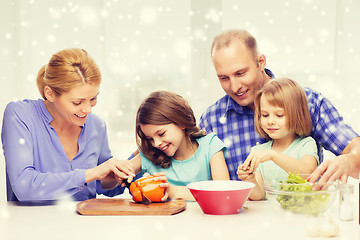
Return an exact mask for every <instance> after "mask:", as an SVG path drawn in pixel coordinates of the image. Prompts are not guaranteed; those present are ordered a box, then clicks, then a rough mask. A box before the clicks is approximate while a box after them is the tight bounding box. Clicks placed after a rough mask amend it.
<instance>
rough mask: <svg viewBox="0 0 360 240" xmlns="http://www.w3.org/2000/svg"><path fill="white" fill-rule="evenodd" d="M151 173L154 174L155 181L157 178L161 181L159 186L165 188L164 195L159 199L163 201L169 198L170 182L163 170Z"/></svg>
mask: <svg viewBox="0 0 360 240" xmlns="http://www.w3.org/2000/svg"><path fill="white" fill-rule="evenodd" d="M153 175H154V176H156V177H155V178H154V180H155V181H157V180H160V181H163V183H160V185H159V186H160V187H162V188H165V195H164V197H163V198H162V199H161V201H165V200H166V199H168V198H169V195H170V187H171V184H170V183H169V181H168V179H167V177H166V175H165V173H164V172H157V173H154V174H153Z"/></svg>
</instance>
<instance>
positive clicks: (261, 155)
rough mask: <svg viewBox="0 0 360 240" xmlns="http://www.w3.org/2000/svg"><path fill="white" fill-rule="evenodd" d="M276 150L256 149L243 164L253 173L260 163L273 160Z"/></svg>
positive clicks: (245, 168) (244, 167)
mask: <svg viewBox="0 0 360 240" xmlns="http://www.w3.org/2000/svg"><path fill="white" fill-rule="evenodd" d="M275 154H276V152H275V151H274V150H254V151H252V152H251V153H250V154H249V156H248V157H247V158H246V160H245V162H244V163H243V164H242V165H241V166H243V169H244V170H248V171H249V172H251V173H253V172H254V171H255V170H256V169H257V168H258V166H259V164H260V163H262V162H266V161H272V160H273V158H274V155H275Z"/></svg>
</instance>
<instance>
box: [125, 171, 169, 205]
mask: <svg viewBox="0 0 360 240" xmlns="http://www.w3.org/2000/svg"><path fill="white" fill-rule="evenodd" d="M154 178H155V176H153V175H149V176H147V177H142V178H139V179H137V180H136V181H135V182H133V183H131V185H130V192H131V194H132V195H133V200H134V202H143V201H144V196H146V198H147V199H149V200H150V201H151V202H161V199H162V198H163V197H164V194H165V190H164V188H162V187H160V186H159V184H161V183H163V181H161V180H157V181H155V180H154Z"/></svg>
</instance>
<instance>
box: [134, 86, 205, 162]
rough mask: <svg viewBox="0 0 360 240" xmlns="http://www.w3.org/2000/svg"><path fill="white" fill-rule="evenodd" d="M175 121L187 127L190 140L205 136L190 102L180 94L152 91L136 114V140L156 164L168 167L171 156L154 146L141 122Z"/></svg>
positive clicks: (143, 151)
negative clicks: (197, 122) (143, 130)
mask: <svg viewBox="0 0 360 240" xmlns="http://www.w3.org/2000/svg"><path fill="white" fill-rule="evenodd" d="M171 123H174V124H176V125H178V126H180V127H183V128H184V129H185V136H187V137H189V139H190V141H195V139H196V138H199V137H202V136H205V135H206V133H205V132H204V131H202V130H200V129H199V128H198V127H197V126H196V119H195V116H194V113H193V111H192V109H191V107H190V105H189V103H188V102H187V101H186V100H185V99H184V98H182V97H181V96H180V95H178V94H176V93H173V92H168V91H156V92H153V93H151V94H150V95H149V96H148V97H147V98H146V99H145V100H144V101H143V102H142V103H141V105H140V107H139V109H138V111H137V114H136V142H137V145H138V147H139V149H140V151H141V152H142V153H144V154H145V156H146V157H148V158H149V159H150V160H151V161H152V162H153V163H154V164H155V165H160V166H161V167H163V168H168V167H170V165H171V157H169V156H167V155H166V154H165V153H164V152H163V151H161V150H159V149H157V148H155V147H153V146H152V144H151V142H150V140H149V139H148V138H147V137H146V135H145V134H144V133H143V132H142V131H141V128H140V124H143V125H144V124H152V125H166V124H171Z"/></svg>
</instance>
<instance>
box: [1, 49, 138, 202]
mask: <svg viewBox="0 0 360 240" xmlns="http://www.w3.org/2000/svg"><path fill="white" fill-rule="evenodd" d="M100 82H101V74H100V71H99V68H98V66H97V65H96V63H95V62H94V60H93V59H92V58H91V57H90V56H89V55H88V54H87V52H86V51H85V50H82V49H76V48H73V49H65V50H62V51H60V52H58V53H56V54H54V55H53V56H52V58H51V59H50V61H49V63H48V64H47V65H45V66H43V67H42V68H41V69H40V71H39V73H38V76H37V85H38V88H39V91H40V94H41V96H42V97H43V100H41V99H39V100H28V99H26V100H23V101H18V102H11V103H9V104H8V106H7V107H6V109H5V112H4V120H3V129H2V134H1V137H2V142H3V150H4V155H5V161H6V171H7V180H8V181H7V187H8V200H14V201H41V200H57V199H61V198H63V197H67V196H71V197H72V198H73V199H74V200H78V201H82V200H85V199H89V198H95V197H96V193H98V194H105V195H108V196H113V195H116V194H119V193H122V192H123V189H122V188H121V187H119V188H115V189H113V190H111V191H105V190H103V189H101V187H100V184H97V183H96V181H94V180H102V179H103V178H104V177H106V176H107V175H113V176H115V177H116V178H121V176H123V175H122V173H121V172H120V171H119V168H121V169H122V170H124V169H125V172H128V173H129V174H130V175H133V172H134V170H133V167H132V166H131V165H130V164H129V163H128V162H127V161H120V160H116V159H114V158H112V155H111V151H110V149H109V145H108V139H107V133H106V125H105V123H104V122H103V121H102V120H101V119H99V118H98V117H97V116H95V115H94V114H91V108H92V107H94V106H95V105H96V102H97V97H98V94H99V87H100Z"/></svg>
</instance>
